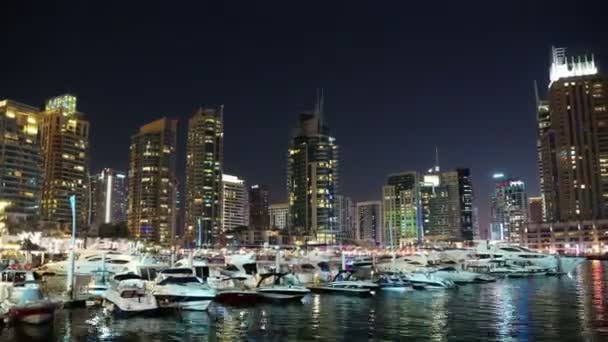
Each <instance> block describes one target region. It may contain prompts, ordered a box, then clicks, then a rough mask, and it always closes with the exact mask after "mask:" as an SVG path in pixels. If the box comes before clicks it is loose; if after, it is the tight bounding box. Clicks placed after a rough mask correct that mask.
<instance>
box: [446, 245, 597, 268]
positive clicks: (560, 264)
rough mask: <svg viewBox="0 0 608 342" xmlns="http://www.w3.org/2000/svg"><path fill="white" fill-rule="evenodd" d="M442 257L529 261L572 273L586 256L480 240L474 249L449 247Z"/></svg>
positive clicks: (458, 260)
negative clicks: (554, 252)
mask: <svg viewBox="0 0 608 342" xmlns="http://www.w3.org/2000/svg"><path fill="white" fill-rule="evenodd" d="M439 254H440V255H441V257H442V258H447V259H450V260H453V261H455V262H457V263H459V264H463V263H465V262H466V261H468V260H471V259H496V260H507V261H513V262H516V263H517V262H519V263H523V262H527V263H529V264H530V266H535V267H537V268H539V269H541V270H545V271H546V272H551V273H560V274H570V273H572V272H573V271H574V270H575V269H576V267H577V266H578V265H579V264H581V263H583V262H585V260H586V259H585V258H581V257H571V256H561V255H552V254H545V253H539V252H535V251H533V250H530V249H528V248H526V247H523V246H519V245H516V244H512V243H507V242H489V241H483V242H480V243H479V244H478V245H477V246H476V247H475V248H473V249H447V250H444V251H441V252H440V253H439Z"/></svg>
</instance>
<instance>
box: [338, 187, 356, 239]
mask: <svg viewBox="0 0 608 342" xmlns="http://www.w3.org/2000/svg"><path fill="white" fill-rule="evenodd" d="M355 210H356V204H355V202H353V200H352V199H351V198H350V197H347V196H342V195H337V196H336V199H335V213H336V222H337V225H338V231H339V232H340V233H339V240H340V241H342V242H351V241H354V240H355V233H356V232H355V230H356V227H355V226H356V218H355Z"/></svg>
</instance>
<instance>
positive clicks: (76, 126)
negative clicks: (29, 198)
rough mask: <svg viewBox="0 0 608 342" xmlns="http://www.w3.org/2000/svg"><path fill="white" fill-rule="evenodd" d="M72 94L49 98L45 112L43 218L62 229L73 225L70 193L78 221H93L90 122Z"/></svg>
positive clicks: (43, 126)
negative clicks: (91, 206)
mask: <svg viewBox="0 0 608 342" xmlns="http://www.w3.org/2000/svg"><path fill="white" fill-rule="evenodd" d="M76 100H77V99H76V97H75V96H73V95H70V94H67V95H62V96H58V97H54V98H51V99H49V100H47V102H46V106H45V110H44V112H43V113H42V124H41V136H40V137H41V150H42V156H43V161H44V163H43V165H44V166H43V173H44V175H43V178H44V182H43V191H42V201H41V213H40V218H41V220H42V221H44V222H47V223H51V224H54V225H56V226H58V227H61V228H66V229H67V228H69V227H71V224H72V210H71V207H70V196H72V195H75V197H76V223H77V226H78V227H80V228H83V227H85V226H88V224H89V122H88V121H87V120H85V118H84V114H82V113H80V112H78V111H77V109H76Z"/></svg>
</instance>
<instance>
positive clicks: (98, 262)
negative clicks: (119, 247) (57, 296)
mask: <svg viewBox="0 0 608 342" xmlns="http://www.w3.org/2000/svg"><path fill="white" fill-rule="evenodd" d="M134 260H136V257H135V256H132V255H127V254H122V253H118V252H114V251H105V250H85V251H83V252H81V253H80V254H79V255H78V256H77V258H76V260H74V274H86V275H89V274H91V273H92V272H93V271H97V270H101V269H104V268H105V269H106V270H107V271H109V272H111V273H115V274H118V273H122V272H124V271H125V270H126V267H127V264H128V263H130V262H132V261H134ZM104 264H105V265H104ZM69 268H70V260H69V258H68V260H63V261H55V262H49V263H47V264H45V265H42V266H40V267H39V268H38V269H37V270H36V272H38V273H39V274H42V275H67V274H68V270H69Z"/></svg>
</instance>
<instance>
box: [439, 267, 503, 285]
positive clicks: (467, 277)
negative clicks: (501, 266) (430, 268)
mask: <svg viewBox="0 0 608 342" xmlns="http://www.w3.org/2000/svg"><path fill="white" fill-rule="evenodd" d="M433 274H434V275H435V276H437V277H439V278H441V279H444V280H448V281H451V282H453V283H455V284H468V283H488V282H492V281H495V280H496V278H494V277H492V276H491V275H488V274H483V273H477V272H471V271H464V270H458V269H456V268H455V267H453V266H443V267H437V268H436V269H435V270H434V272H433Z"/></svg>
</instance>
